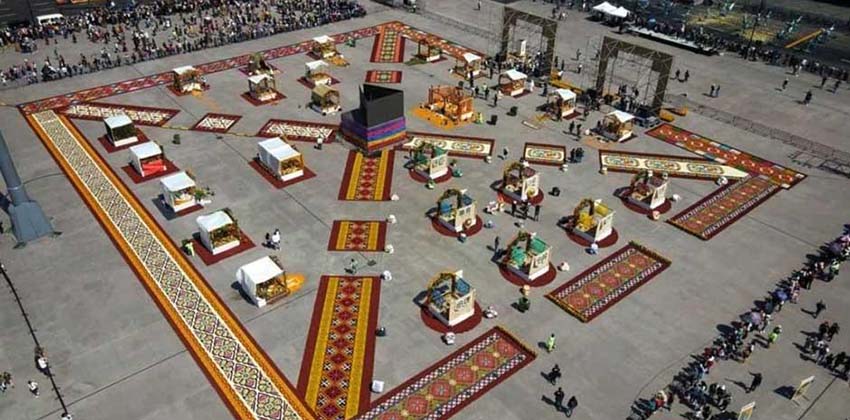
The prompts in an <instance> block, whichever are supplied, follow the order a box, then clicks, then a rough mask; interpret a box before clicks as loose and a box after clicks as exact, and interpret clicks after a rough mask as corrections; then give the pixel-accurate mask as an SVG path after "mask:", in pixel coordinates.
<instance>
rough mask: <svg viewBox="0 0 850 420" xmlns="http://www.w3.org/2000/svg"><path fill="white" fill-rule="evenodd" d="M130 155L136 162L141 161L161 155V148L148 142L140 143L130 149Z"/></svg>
mask: <svg viewBox="0 0 850 420" xmlns="http://www.w3.org/2000/svg"><path fill="white" fill-rule="evenodd" d="M130 154H131V155H133V156H134V157H135V158H136V160H137V161H138V160H142V159H147V158H149V157H154V156H159V155H161V154H162V148H160V147H159V145H158V144H156V143H154V142H152V141H149V142H147V143H142V144H138V145H135V146H133V147H131V148H130Z"/></svg>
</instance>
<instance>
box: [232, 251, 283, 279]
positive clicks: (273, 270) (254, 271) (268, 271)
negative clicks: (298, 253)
mask: <svg viewBox="0 0 850 420" xmlns="http://www.w3.org/2000/svg"><path fill="white" fill-rule="evenodd" d="M281 274H283V270H282V269H281V268H280V266H278V265H277V263H276V262H274V260H272V259H271V258H270V257H263V258H260V259H259V260H256V261H254V262H250V263H248V264H245V265H243V266H242V267H239V273H238V274H237V277H239V278H240V280H242V281H247V282H250V283H252V284H255V285H256V284H261V283H263V282H266V281H268V280H269V279H272V278H274V277H276V276H279V275H281Z"/></svg>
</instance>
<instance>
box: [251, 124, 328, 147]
mask: <svg viewBox="0 0 850 420" xmlns="http://www.w3.org/2000/svg"><path fill="white" fill-rule="evenodd" d="M337 128H339V126H338V125H333V124H324V123H317V122H312V121H295V120H269V121H268V122H267V123H265V124H264V125H263V127H262V128H260V131H259V132H258V133H257V137H281V138H283V139H284V140H291V141H306V142H311V143H315V142H316V139H317V138H321V139H322V142H323V143H332V142H333V141H334V133H336V130H337Z"/></svg>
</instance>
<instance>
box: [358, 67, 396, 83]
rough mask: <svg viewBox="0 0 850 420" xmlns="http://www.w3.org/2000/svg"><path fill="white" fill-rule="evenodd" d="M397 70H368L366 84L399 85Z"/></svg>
mask: <svg viewBox="0 0 850 420" xmlns="http://www.w3.org/2000/svg"><path fill="white" fill-rule="evenodd" d="M401 74H402V73H401V71H399V70H369V71H367V72H366V83H401Z"/></svg>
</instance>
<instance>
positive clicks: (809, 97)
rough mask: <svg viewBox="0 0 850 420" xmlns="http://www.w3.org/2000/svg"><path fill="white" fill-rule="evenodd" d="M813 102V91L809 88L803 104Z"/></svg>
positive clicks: (806, 104) (807, 104)
mask: <svg viewBox="0 0 850 420" xmlns="http://www.w3.org/2000/svg"><path fill="white" fill-rule="evenodd" d="M810 103H812V91H811V90H809V91H807V92H806V97H805V98H804V99H803V105H805V106H809V104H810Z"/></svg>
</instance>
